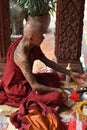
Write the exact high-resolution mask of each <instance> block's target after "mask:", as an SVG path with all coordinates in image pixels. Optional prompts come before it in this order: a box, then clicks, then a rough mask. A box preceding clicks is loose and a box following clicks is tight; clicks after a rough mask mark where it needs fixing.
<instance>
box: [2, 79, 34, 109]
mask: <svg viewBox="0 0 87 130" xmlns="http://www.w3.org/2000/svg"><path fill="white" fill-rule="evenodd" d="M4 90H5V93H6V95H7V98H8V101H7V102H6V104H8V105H11V106H17V107H18V106H19V105H20V103H21V102H22V100H23V99H24V98H25V97H26V96H27V95H28V94H29V92H30V91H31V88H30V86H29V84H28V82H27V81H24V82H22V83H20V84H14V85H12V84H11V85H9V86H8V87H5V88H4Z"/></svg>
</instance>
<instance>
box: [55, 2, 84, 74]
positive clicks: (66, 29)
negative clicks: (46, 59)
mask: <svg viewBox="0 0 87 130" xmlns="http://www.w3.org/2000/svg"><path fill="white" fill-rule="evenodd" d="M84 3H85V0H57V12H56V36H55V42H56V43H55V44H56V45H55V55H56V58H57V62H58V63H59V64H60V65H62V66H64V67H66V66H67V64H68V63H71V67H72V69H73V71H77V72H81V73H83V69H82V64H81V63H80V56H81V47H82V31H83V17H84Z"/></svg>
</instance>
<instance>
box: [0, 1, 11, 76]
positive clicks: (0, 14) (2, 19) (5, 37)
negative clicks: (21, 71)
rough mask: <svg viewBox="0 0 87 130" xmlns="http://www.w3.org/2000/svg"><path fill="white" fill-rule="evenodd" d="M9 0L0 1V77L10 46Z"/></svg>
mask: <svg viewBox="0 0 87 130" xmlns="http://www.w3.org/2000/svg"><path fill="white" fill-rule="evenodd" d="M9 15H10V13H9V0H0V75H1V74H2V72H3V69H4V66H5V58H6V53H7V49H8V46H9V45H10V16H9Z"/></svg>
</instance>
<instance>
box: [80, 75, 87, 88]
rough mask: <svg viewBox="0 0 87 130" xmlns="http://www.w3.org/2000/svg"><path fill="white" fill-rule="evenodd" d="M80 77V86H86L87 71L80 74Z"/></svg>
mask: <svg viewBox="0 0 87 130" xmlns="http://www.w3.org/2000/svg"><path fill="white" fill-rule="evenodd" d="M81 78H82V82H81V83H80V86H82V87H87V73H84V74H82V76H81Z"/></svg>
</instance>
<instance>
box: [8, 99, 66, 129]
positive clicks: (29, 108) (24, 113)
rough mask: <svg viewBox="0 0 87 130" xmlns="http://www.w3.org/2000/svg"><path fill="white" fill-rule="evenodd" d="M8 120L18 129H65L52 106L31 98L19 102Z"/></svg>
mask: <svg viewBox="0 0 87 130" xmlns="http://www.w3.org/2000/svg"><path fill="white" fill-rule="evenodd" d="M10 121H11V123H12V124H13V125H14V126H15V127H16V128H18V130H67V127H66V125H65V124H64V123H63V122H61V121H60V119H59V118H58V116H57V114H56V112H55V110H54V109H53V108H52V107H48V106H46V105H45V104H43V103H42V102H35V101H32V100H30V101H28V102H26V103H24V104H21V105H20V107H19V110H17V111H16V112H14V113H12V114H11V116H10Z"/></svg>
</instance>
